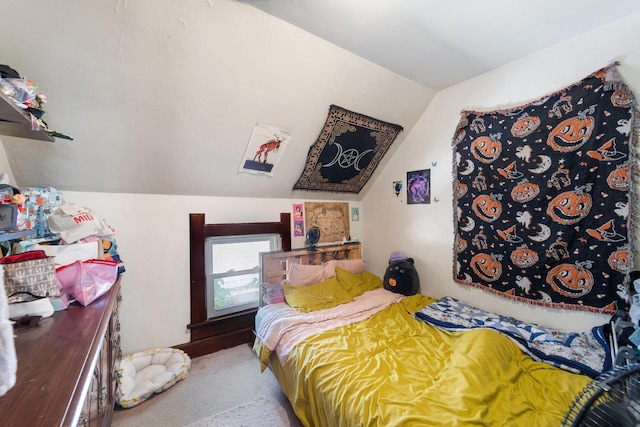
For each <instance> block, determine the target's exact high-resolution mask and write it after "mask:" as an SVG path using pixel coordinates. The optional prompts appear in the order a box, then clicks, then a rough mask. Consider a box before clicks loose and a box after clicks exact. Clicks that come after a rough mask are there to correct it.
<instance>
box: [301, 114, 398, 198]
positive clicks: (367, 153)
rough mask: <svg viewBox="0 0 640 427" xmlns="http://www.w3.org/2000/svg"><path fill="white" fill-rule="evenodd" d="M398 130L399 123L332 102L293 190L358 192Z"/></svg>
mask: <svg viewBox="0 0 640 427" xmlns="http://www.w3.org/2000/svg"><path fill="white" fill-rule="evenodd" d="M401 131H402V126H399V125H394V124H391V123H386V122H383V121H380V120H377V119H374V118H371V117H368V116H365V115H362V114H359V113H354V112H353V111H349V110H345V109H344V108H342V107H338V106H337V105H332V106H331V107H330V108H329V115H328V116H327V120H326V122H325V124H324V127H323V129H322V131H321V132H320V136H318V139H317V140H316V142H315V143H314V144H313V145H312V146H311V148H310V149H309V154H308V156H307V163H306V165H305V167H304V170H303V171H302V175H301V176H300V178H299V179H298V182H296V184H295V185H294V186H293V189H294V190H313V191H336V192H342V193H359V192H360V190H362V188H363V187H364V185H365V184H366V183H367V181H368V180H369V178H370V177H371V174H373V171H374V170H375V168H376V167H377V166H378V163H379V162H380V160H382V157H383V156H384V155H385V153H386V152H387V150H388V149H389V147H390V146H391V143H392V142H393V141H394V140H395V139H396V137H397V136H398V134H399V133H400V132H401Z"/></svg>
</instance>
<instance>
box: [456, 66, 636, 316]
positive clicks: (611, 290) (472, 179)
mask: <svg viewBox="0 0 640 427" xmlns="http://www.w3.org/2000/svg"><path fill="white" fill-rule="evenodd" d="M636 107H637V105H636V102H635V99H634V96H633V93H632V92H631V90H630V89H629V87H628V86H627V85H625V84H624V82H623V81H622V80H621V78H620V76H619V74H618V72H617V68H616V65H615V64H614V65H610V66H608V67H605V68H603V69H601V70H599V71H597V72H595V73H593V74H592V75H590V76H588V77H586V78H585V79H583V80H582V81H579V82H577V83H575V84H573V85H571V86H568V87H566V88H564V89H562V90H559V91H557V92H556V93H554V94H551V95H549V96H546V97H544V98H541V99H539V100H537V101H534V102H530V103H527V104H526V105H522V106H519V107H515V108H510V109H508V110H496V111H491V112H477V111H463V112H462V118H461V121H460V123H459V125H458V127H457V130H456V133H455V135H454V139H453V155H454V159H453V168H454V171H453V172H454V173H453V176H454V182H453V185H454V188H453V192H454V201H453V203H454V230H455V242H454V272H453V275H454V280H455V281H456V282H457V283H460V284H464V285H470V286H475V287H479V288H481V289H484V290H488V291H490V292H493V293H495V294H498V295H500V296H503V297H506V298H509V299H513V300H518V301H522V302H527V303H531V304H537V305H543V306H547V307H555V308H562V309H574V310H584V311H591V312H600V313H611V312H614V311H615V310H616V309H623V308H625V307H626V306H627V305H628V303H629V291H628V289H629V286H628V273H629V272H630V271H629V270H630V269H631V268H632V265H633V263H632V256H633V253H634V250H633V248H632V243H633V241H634V240H635V238H634V237H633V236H634V233H633V231H634V230H636V229H637V228H636V223H637V218H638V212H637V207H636V205H637V204H638V201H637V197H636V195H635V191H636V190H635V187H636V186H635V185H632V181H633V180H634V179H636V178H633V177H634V176H635V177H637V175H638V171H639V169H638V166H637V160H636V157H635V156H636V154H635V153H636V151H637V150H636V144H637V135H638V128H637V127H636V126H634V121H635V123H636V124H637V123H638V122H637V118H636V117H637V108H636Z"/></svg>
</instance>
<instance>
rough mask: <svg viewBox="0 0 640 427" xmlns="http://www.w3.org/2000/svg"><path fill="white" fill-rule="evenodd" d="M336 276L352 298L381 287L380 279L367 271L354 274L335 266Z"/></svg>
mask: <svg viewBox="0 0 640 427" xmlns="http://www.w3.org/2000/svg"><path fill="white" fill-rule="evenodd" d="M336 278H337V279H338V281H339V282H340V284H341V285H342V287H343V288H344V289H345V290H346V291H347V292H348V293H349V295H351V296H352V297H353V298H355V297H357V296H358V295H362V294H363V293H365V292H367V291H372V290H374V289H378V288H381V287H382V279H381V278H379V277H378V276H376V275H375V274H373V273H370V272H368V271H365V272H364V273H358V274H354V273H350V272H348V271H347V270H343V269H342V268H340V267H336Z"/></svg>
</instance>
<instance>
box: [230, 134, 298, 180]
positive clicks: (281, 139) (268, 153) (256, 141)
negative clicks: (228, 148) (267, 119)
mask: <svg viewBox="0 0 640 427" xmlns="http://www.w3.org/2000/svg"><path fill="white" fill-rule="evenodd" d="M290 139H291V134H290V133H289V132H287V131H284V130H282V129H278V128H275V127H273V126H269V125H263V124H260V123H258V124H257V125H256V126H255V127H254V128H253V132H252V133H251V138H249V143H248V144H247V149H246V151H245V153H244V158H243V159H242V163H241V165H240V172H246V173H252V174H256V175H268V176H273V170H274V169H275V167H276V166H277V165H278V162H279V161H280V159H281V158H282V153H283V152H284V149H285V148H286V146H287V144H288V143H289V140H290Z"/></svg>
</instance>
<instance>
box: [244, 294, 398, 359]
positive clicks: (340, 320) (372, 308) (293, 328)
mask: <svg viewBox="0 0 640 427" xmlns="http://www.w3.org/2000/svg"><path fill="white" fill-rule="evenodd" d="M403 298H404V295H400V294H396V293H393V292H389V291H387V290H386V289H382V288H381V289H375V290H373V291H369V292H365V293H364V294H362V295H360V296H358V297H356V298H355V299H354V301H352V302H350V303H347V304H341V305H338V306H336V307H333V308H330V309H327V310H318V311H312V312H309V313H302V312H299V311H298V310H296V309H295V308H292V307H290V306H288V305H286V304H273V305H267V306H265V307H262V308H261V309H260V312H259V314H258V315H259V316H260V318H261V322H260V324H259V325H258V330H257V331H256V335H257V337H258V338H259V339H260V340H261V341H262V342H263V343H264V345H265V347H267V349H268V350H270V351H274V350H275V351H276V354H277V355H278V359H279V360H280V363H282V364H283V365H284V362H285V360H286V359H287V355H288V354H289V353H290V352H291V350H292V349H293V347H295V345H296V344H297V343H299V342H300V341H302V340H304V339H305V338H307V337H310V336H312V335H315V334H317V333H320V332H322V331H326V330H329V329H334V328H337V327H340V326H345V325H348V324H351V323H355V322H359V321H361V320H364V319H367V318H369V317H371V316H372V315H374V314H375V313H377V312H378V311H380V310H382V309H384V308H386V307H388V306H389V305H391V304H393V303H395V302H398V301H400V300H402V299H403Z"/></svg>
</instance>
